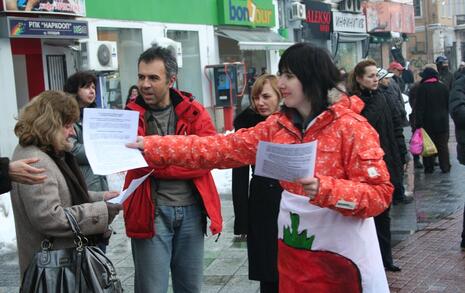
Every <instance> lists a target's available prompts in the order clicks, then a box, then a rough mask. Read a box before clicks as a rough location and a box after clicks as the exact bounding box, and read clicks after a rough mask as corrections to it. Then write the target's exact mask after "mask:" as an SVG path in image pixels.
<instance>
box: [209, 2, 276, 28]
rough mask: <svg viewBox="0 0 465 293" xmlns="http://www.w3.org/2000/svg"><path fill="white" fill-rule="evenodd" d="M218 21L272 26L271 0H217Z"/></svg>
mask: <svg viewBox="0 0 465 293" xmlns="http://www.w3.org/2000/svg"><path fill="white" fill-rule="evenodd" d="M218 7H219V22H220V24H227V25H242V26H252V27H255V26H258V27H273V26H274V24H275V21H274V18H275V16H274V6H273V3H272V1H271V0H218Z"/></svg>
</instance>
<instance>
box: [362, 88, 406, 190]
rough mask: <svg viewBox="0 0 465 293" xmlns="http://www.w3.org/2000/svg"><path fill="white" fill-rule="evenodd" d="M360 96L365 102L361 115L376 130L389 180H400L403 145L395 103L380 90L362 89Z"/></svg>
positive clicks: (404, 150)
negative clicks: (389, 176)
mask: <svg viewBox="0 0 465 293" xmlns="http://www.w3.org/2000/svg"><path fill="white" fill-rule="evenodd" d="M360 98H361V99H362V100H363V101H364V102H365V107H364V108H363V110H362V113H361V114H362V116H364V117H365V118H367V120H368V122H369V123H370V125H371V126H373V128H374V129H375V130H376V131H377V132H378V134H379V141H380V144H381V148H382V149H383V151H384V153H385V154H384V161H385V162H386V166H387V168H388V170H389V175H391V182H393V183H397V182H400V180H401V178H402V169H403V165H404V164H405V155H406V154H407V147H406V146H405V139H404V133H403V128H402V122H401V117H400V115H399V113H398V112H397V110H396V108H395V105H394V103H393V102H392V101H390V100H389V99H386V97H385V96H384V95H383V94H382V93H381V91H379V90H376V91H363V92H362V94H361V96H360Z"/></svg>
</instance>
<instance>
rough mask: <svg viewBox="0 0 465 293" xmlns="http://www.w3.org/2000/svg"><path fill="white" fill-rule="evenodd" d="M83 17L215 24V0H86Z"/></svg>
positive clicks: (216, 16)
mask: <svg viewBox="0 0 465 293" xmlns="http://www.w3.org/2000/svg"><path fill="white" fill-rule="evenodd" d="M86 11H87V12H86V13H87V17H91V18H103V19H122V20H141V21H144V20H145V21H158V22H171V23H192V24H210V25H217V24H218V8H217V1H216V0H133V1H127V0H87V1H86Z"/></svg>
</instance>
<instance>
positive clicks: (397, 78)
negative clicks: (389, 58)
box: [392, 75, 405, 92]
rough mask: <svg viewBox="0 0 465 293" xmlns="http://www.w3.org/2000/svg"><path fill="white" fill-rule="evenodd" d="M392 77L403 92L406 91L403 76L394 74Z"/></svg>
mask: <svg viewBox="0 0 465 293" xmlns="http://www.w3.org/2000/svg"><path fill="white" fill-rule="evenodd" d="M392 79H393V80H394V81H395V82H396V83H397V85H398V86H399V88H400V91H401V92H404V90H405V82H404V80H403V79H402V78H401V77H398V76H397V75H393V76H392Z"/></svg>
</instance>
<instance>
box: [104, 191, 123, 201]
mask: <svg viewBox="0 0 465 293" xmlns="http://www.w3.org/2000/svg"><path fill="white" fill-rule="evenodd" d="M118 195H119V192H118V191H105V192H104V193H103V200H104V201H107V200H109V199H112V198H114V197H117V196H118Z"/></svg>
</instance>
